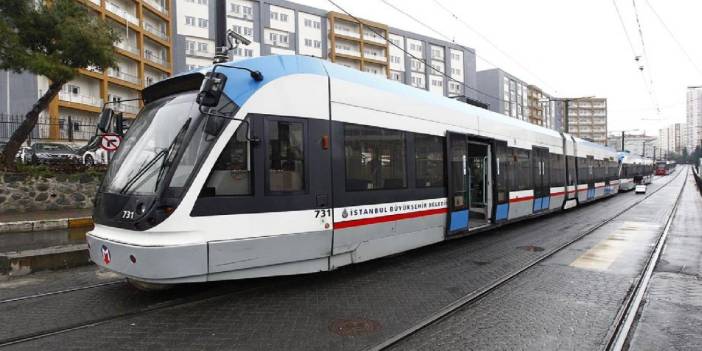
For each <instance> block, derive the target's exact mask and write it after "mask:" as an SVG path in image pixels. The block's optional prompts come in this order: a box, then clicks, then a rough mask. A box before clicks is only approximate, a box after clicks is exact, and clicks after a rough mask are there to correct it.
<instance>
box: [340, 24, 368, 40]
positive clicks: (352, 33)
mask: <svg viewBox="0 0 702 351" xmlns="http://www.w3.org/2000/svg"><path fill="white" fill-rule="evenodd" d="M334 33H335V34H339V35H344V36H347V37H351V38H356V39H360V38H361V34H360V32H359V31H358V27H355V28H349V27H347V26H342V25H338V24H337V25H335V26H334Z"/></svg>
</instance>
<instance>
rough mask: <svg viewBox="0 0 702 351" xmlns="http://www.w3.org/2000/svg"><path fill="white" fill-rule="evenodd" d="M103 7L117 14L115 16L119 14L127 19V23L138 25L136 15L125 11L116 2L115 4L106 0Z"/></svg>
mask: <svg viewBox="0 0 702 351" xmlns="http://www.w3.org/2000/svg"><path fill="white" fill-rule="evenodd" d="M105 9H106V10H107V11H110V12H112V13H114V14H115V15H117V16H119V17H122V18H124V19H125V20H127V21H128V22H129V23H132V24H134V25H135V26H138V25H139V19H138V18H136V16H134V15H132V14H131V13H129V12H127V11H125V10H124V9H122V8H121V7H119V5H117V4H115V3H112V2H109V1H106V2H105Z"/></svg>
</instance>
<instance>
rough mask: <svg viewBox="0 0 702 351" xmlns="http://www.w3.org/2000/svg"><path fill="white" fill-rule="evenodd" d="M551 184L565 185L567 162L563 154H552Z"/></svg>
mask: <svg viewBox="0 0 702 351" xmlns="http://www.w3.org/2000/svg"><path fill="white" fill-rule="evenodd" d="M550 173H551V185H552V186H563V185H564V184H565V162H564V160H563V155H559V154H551V164H550Z"/></svg>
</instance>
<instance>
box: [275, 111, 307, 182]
mask: <svg viewBox="0 0 702 351" xmlns="http://www.w3.org/2000/svg"><path fill="white" fill-rule="evenodd" d="M266 129H267V147H268V152H267V154H268V155H267V158H268V159H267V163H268V164H267V171H268V186H267V188H268V191H270V192H297V191H304V190H305V146H304V140H305V139H304V134H305V132H304V124H302V123H300V122H288V121H277V120H268V121H266Z"/></svg>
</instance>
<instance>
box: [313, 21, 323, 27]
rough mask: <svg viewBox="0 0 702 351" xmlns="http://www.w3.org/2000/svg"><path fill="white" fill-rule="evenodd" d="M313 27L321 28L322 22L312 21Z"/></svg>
mask: <svg viewBox="0 0 702 351" xmlns="http://www.w3.org/2000/svg"><path fill="white" fill-rule="evenodd" d="M314 28H315V29H321V28H322V23H321V22H319V21H314Z"/></svg>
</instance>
